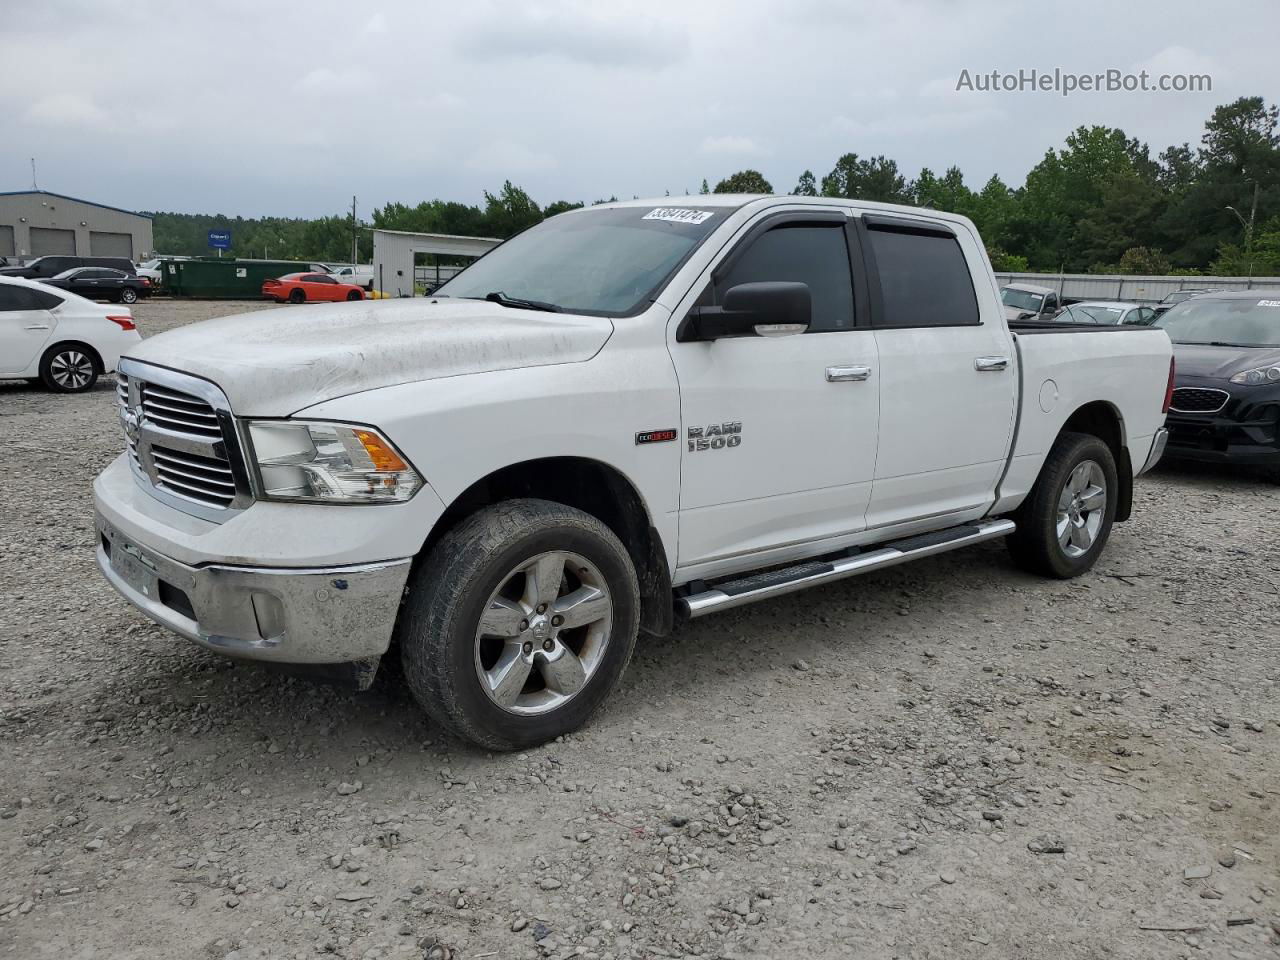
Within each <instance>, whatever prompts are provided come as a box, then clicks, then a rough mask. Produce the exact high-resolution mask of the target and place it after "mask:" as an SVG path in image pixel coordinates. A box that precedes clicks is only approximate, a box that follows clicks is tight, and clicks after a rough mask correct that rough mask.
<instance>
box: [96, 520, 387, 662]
mask: <svg viewBox="0 0 1280 960" xmlns="http://www.w3.org/2000/svg"><path fill="white" fill-rule="evenodd" d="M96 526H97V530H98V550H97V554H98V566H99V568H101V570H102V573H103V575H104V576H105V577H106V578H107V581H108V582H109V583H110V584H111V585H112V586H113V587H115V589H116V590H117V591H119V593H120V594H121V595H122V596H123V597H124V598H125V599H126V600H128V601H129V602H130V603H132V604H133V605H134V606H135V607H137V608H138V609H139V610H141V611H142V612H143V613H144V614H146V615H147V616H148V617H150V618H151V619H152V620H154V621H155V622H156V623H158V624H160V625H161V626H163V627H167V628H168V629H170V630H172V631H173V632H174V633H177V634H179V635H180V636H183V637H186V638H187V639H188V640H191V641H194V642H195V643H198V644H199V645H200V646H202V647H204V648H206V649H208V650H212V651H214V652H215V653H220V654H223V655H226V656H231V657H240V658H243V659H250V660H265V661H271V662H275V663H287V664H331V663H349V662H352V661H357V660H365V659H369V658H375V657H379V656H381V655H382V654H383V653H385V652H386V649H387V646H388V645H389V644H390V641H391V634H392V630H393V629H394V628H395V622H396V615H397V613H398V611H399V608H400V600H401V597H402V596H403V594H404V586H405V582H406V580H407V579H408V576H409V565H410V562H411V561H410V560H409V559H400V560H388V561H386V562H382V563H366V564H359V565H354V566H335V567H310V568H280V567H275V568H273V567H252V566H233V565H222V564H209V565H205V566H198V567H197V566H189V565H187V564H184V563H181V562H179V561H177V560H174V559H171V558H170V557H166V556H164V555H163V554H161V553H158V552H156V551H155V550H151V549H148V548H146V547H143V546H140V545H138V544H135V543H133V542H131V541H129V540H128V539H127V538H126V537H125V536H124V535H123V534H122V533H121V532H120V531H119V530H118V529H117V528H116V527H115V526H114V525H112V524H111V523H110V522H109V521H108V520H107V519H106V518H104V517H103V516H102V514H101V513H100V512H99V513H97V515H96Z"/></svg>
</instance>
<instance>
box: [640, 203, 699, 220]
mask: <svg viewBox="0 0 1280 960" xmlns="http://www.w3.org/2000/svg"><path fill="white" fill-rule="evenodd" d="M713 214H714V211H712V210H685V209H683V208H681V207H658V208H657V209H656V210H650V211H649V212H648V213H646V214H645V215H644V216H643V217H641V218H640V219H642V220H669V221H670V222H672V223H703V222H704V221H706V220H709V219H710V218H711V217H712V216H713Z"/></svg>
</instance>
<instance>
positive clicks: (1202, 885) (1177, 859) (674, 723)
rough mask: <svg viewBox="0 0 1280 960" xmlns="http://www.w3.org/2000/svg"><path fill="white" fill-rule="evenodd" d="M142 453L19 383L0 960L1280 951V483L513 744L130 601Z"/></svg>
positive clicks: (786, 635)
mask: <svg viewBox="0 0 1280 960" xmlns="http://www.w3.org/2000/svg"><path fill="white" fill-rule="evenodd" d="M262 306H264V305H262V304H247V305H245V304H200V303H197V304H171V303H166V302H163V301H157V302H153V303H144V304H140V305H138V306H137V307H136V308H135V311H134V312H135V314H136V315H137V316H138V317H139V318H140V320H141V322H142V328H143V330H144V331H145V332H147V333H151V332H155V331H157V330H160V329H162V328H164V327H166V326H172V325H175V324H179V323H186V322H191V321H194V320H196V319H201V318H203V317H206V316H214V315H218V314H219V313H228V312H234V311H237V310H240V309H243V308H245V307H262ZM281 309H290V308H287V307H286V308H281ZM295 309H305V308H295ZM270 320H271V318H270V317H269V316H264V317H263V322H267V323H269V322H270ZM121 443H122V440H121V437H120V431H119V428H118V426H117V422H116V419H115V414H114V410H113V406H112V384H111V383H110V382H104V383H102V384H101V385H100V386H99V387H98V388H97V389H96V390H95V391H94V392H93V393H92V394H89V395H85V396H79V397H55V396H51V395H49V394H45V393H43V392H40V391H39V390H37V389H35V388H32V387H29V386H27V385H26V384H0V458H2V459H3V474H2V475H3V478H4V483H3V484H2V485H0V582H3V584H4V587H3V602H2V603H0V864H3V869H2V870H0V955H6V956H15V957H23V958H26V957H31V956H85V957H91V956H102V957H107V956H110V957H137V958H144V957H157V958H160V957H164V958H171V957H175V956H191V957H196V956H199V957H210V958H232V960H248V958H259V957H312V956H316V955H318V954H325V955H333V956H337V957H364V958H374V957H430V958H435V960H440V958H447V957H454V958H477V960H478V958H481V957H500V958H508V957H517V958H523V957H527V958H530V960H532V958H541V957H570V956H585V957H599V958H606V957H615V958H622V957H627V958H642V957H643V958H649V957H725V958H729V957H740V958H746V957H782V956H785V957H828V956H830V957H851V956H856V957H863V956H865V957H874V958H888V957H895V956H896V957H913V958H930V957H932V958H943V957H946V958H950V957H1001V958H1003V957H1010V958H1012V957H1019V958H1051V960H1062V958H1064V957H1080V958H1085V957H1088V958H1094V957H1124V958H1167V957H1186V956H1193V955H1196V956H1198V955H1203V956H1212V957H1240V958H1243V957H1249V958H1252V957H1277V956H1280V830H1278V829H1277V826H1278V825H1280V809H1278V804H1280V725H1278V724H1280V626H1278V625H1277V621H1278V619H1280V617H1278V614H1280V596H1278V595H1280V559H1278V558H1280V550H1278V548H1277V544H1280V519H1277V518H1280V488H1277V487H1275V486H1269V485H1267V484H1265V483H1263V482H1261V481H1258V480H1255V479H1253V478H1251V477H1249V476H1245V475H1236V474H1233V473H1231V472H1227V471H1221V470H1199V469H1174V468H1166V469H1162V470H1160V471H1158V472H1157V473H1156V474H1155V475H1154V476H1152V477H1150V478H1148V479H1146V480H1144V481H1143V482H1142V483H1141V485H1140V487H1139V490H1138V492H1137V496H1136V504H1135V519H1134V520H1133V521H1132V522H1130V523H1128V524H1125V525H1123V526H1121V527H1119V528H1118V529H1117V532H1116V535H1115V537H1114V538H1113V540H1112V543H1111V545H1110V548H1109V549H1108V552H1107V553H1106V555H1105V556H1104V558H1103V560H1102V562H1101V563H1100V564H1099V566H1098V567H1097V569H1096V570H1095V571H1094V572H1093V573H1092V574H1090V575H1088V576H1086V577H1083V578H1081V579H1079V580H1076V581H1072V582H1067V583H1060V582H1046V581H1040V580H1036V579H1033V578H1031V577H1028V576H1026V575H1024V574H1022V573H1019V572H1017V571H1016V570H1015V569H1014V568H1013V567H1012V565H1011V564H1010V562H1009V561H1008V560H1007V559H1006V557H1005V554H1004V551H1003V549H1002V548H1001V547H1000V546H998V545H989V546H986V547H982V548H978V549H974V550H971V551H969V552H967V553H963V554H955V555H951V556H947V557H940V558H937V559H935V560H931V561H926V562H923V563H920V564H917V565H914V566H908V567H900V568H897V569H895V570H892V571H888V572H885V573H882V574H879V575H875V576H870V577H866V578H862V579H855V580H851V581H847V582H845V583H842V584H838V585H833V586H831V587H829V588H826V589H821V590H816V591H811V592H808V593H803V594H798V595H795V596H792V597H788V598H784V599H781V600H778V601H775V602H772V603H767V604H762V605H759V606H757V607H753V608H746V609H743V610H739V611H733V612H730V613H727V614H724V615H721V616H718V617H711V618H707V619H706V620H699V621H697V622H696V623H694V624H692V625H689V626H685V627H684V628H682V629H681V630H679V632H678V633H676V635H674V636H673V637H670V638H668V639H665V640H661V641H646V642H642V644H641V646H640V648H639V650H638V653H637V656H636V659H635V662H634V663H633V665H632V668H631V671H630V673H629V674H628V676H627V678H626V680H625V681H624V683H623V686H622V688H621V689H620V691H619V694H618V695H617V696H616V698H615V699H614V701H613V702H612V703H611V704H610V705H608V706H607V707H606V709H605V710H604V711H603V712H602V713H601V714H600V715H598V716H597V717H596V718H595V720H594V721H593V722H592V723H591V724H590V725H589V726H588V727H587V728H586V729H584V730H582V731H580V732H579V733H577V734H575V735H573V736H572V737H569V738H566V739H565V740H564V741H563V742H557V743H553V744H550V745H548V746H546V747H543V748H541V749H537V750H531V751H529V752H527V753H522V754H515V755H505V756H493V755H487V754H483V753H479V752H476V751H473V750H471V749H468V748H467V747H465V746H464V745H461V744H459V743H457V742H454V741H450V740H447V739H445V738H444V737H442V736H441V735H440V734H438V733H437V732H436V731H435V730H433V729H432V728H431V727H430V726H429V725H428V724H427V723H426V722H425V721H424V719H423V717H422V715H421V714H420V713H419V711H418V710H416V709H415V708H414V706H413V704H412V702H411V701H410V700H409V698H408V697H407V695H406V694H405V693H404V692H403V691H402V690H401V689H400V688H399V686H398V685H397V684H396V683H395V682H394V679H395V678H394V671H387V672H386V673H385V674H384V678H383V679H381V680H380V681H379V683H378V684H377V685H375V687H374V689H373V690H372V691H370V692H369V693H366V694H363V695H350V694H346V693H340V692H336V691H334V690H332V689H329V688H325V687H321V686H315V685H312V684H310V683H307V682H303V681H298V680H292V679H288V678H285V677H282V676H279V675H277V674H273V673H269V672H266V671H265V670H263V669H261V668H255V667H245V666H235V665H233V664H231V663H229V662H226V661H223V660H220V659H218V658H216V657H214V656H212V655H210V654H207V653H205V652H203V651H200V650H198V649H196V648H194V647H193V646H191V645H189V644H187V643H185V642H183V641H181V640H177V639H174V638H172V637H170V636H168V635H167V634H165V633H164V632H163V631H162V630H160V629H159V628H158V627H154V626H152V625H150V623H149V622H148V621H146V620H144V619H143V618H142V617H141V616H140V615H138V614H136V613H135V612H134V611H133V610H132V609H130V608H129V607H128V606H127V605H126V604H125V603H124V602H123V601H121V600H119V599H117V598H116V597H115V595H114V594H113V593H112V592H111V590H110V589H109V588H108V587H107V585H106V584H105V583H104V582H103V581H102V580H101V579H100V578H99V577H98V575H97V572H96V570H95V568H94V563H93V556H92V546H93V529H92V519H93V518H92V509H91V501H90V495H89V483H90V480H91V478H92V477H93V475H94V474H95V473H96V472H97V471H98V470H100V469H101V468H102V467H103V466H105V465H106V464H107V463H108V462H109V461H110V460H111V459H112V458H113V457H115V456H116V455H117V453H118V452H119V451H120V449H121Z"/></svg>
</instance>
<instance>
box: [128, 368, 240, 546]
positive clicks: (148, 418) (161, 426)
mask: <svg viewBox="0 0 1280 960" xmlns="http://www.w3.org/2000/svg"><path fill="white" fill-rule="evenodd" d="M120 366H121V371H120V373H118V374H117V380H118V382H117V385H116V396H117V398H118V400H119V403H120V417H121V421H122V422H123V424H124V426H125V434H126V438H127V440H128V444H127V450H128V453H129V460H130V465H131V467H132V469H133V472H134V476H135V477H136V478H137V480H138V482H139V483H141V484H142V485H143V486H144V487H145V488H146V489H148V490H149V491H150V492H151V494H152V495H153V496H155V497H156V498H157V499H160V500H162V501H164V502H166V503H168V504H170V505H171V506H174V507H176V508H177V509H179V510H183V511H185V512H187V513H191V514H194V515H195V516H200V517H204V518H205V519H209V520H216V521H221V520H223V519H226V518H227V517H228V516H230V515H231V514H233V513H234V512H236V511H237V510H239V509H243V508H244V507H245V506H247V505H248V504H249V503H250V502H252V495H251V493H250V490H249V483H248V478H247V477H246V476H244V475H243V474H244V471H243V467H242V466H240V460H239V458H238V456H236V453H238V450H239V440H238V438H237V436H236V434H235V431H234V430H233V429H231V426H230V423H231V421H230V412H231V410H230V406H229V405H228V403H227V400H226V396H225V395H224V394H223V393H222V392H221V391H220V390H218V389H217V388H216V387H215V386H213V385H212V384H210V383H208V382H207V381H204V380H200V379H198V378H195V377H191V376H188V375H186V374H181V373H177V372H176V371H171V370H166V369H163V368H159V367H151V366H150V365H149V364H143V363H138V362H136V361H132V360H129V359H127V358H126V359H124V360H122V361H121V364H120Z"/></svg>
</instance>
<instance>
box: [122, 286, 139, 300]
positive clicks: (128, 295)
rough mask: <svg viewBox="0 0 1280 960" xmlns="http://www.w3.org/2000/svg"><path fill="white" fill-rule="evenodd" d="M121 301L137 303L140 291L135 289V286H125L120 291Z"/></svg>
mask: <svg viewBox="0 0 1280 960" xmlns="http://www.w3.org/2000/svg"><path fill="white" fill-rule="evenodd" d="M120 302H121V303H137V302H138V291H137V290H135V289H133V287H125V288H124V289H123V290H121V291H120Z"/></svg>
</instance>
